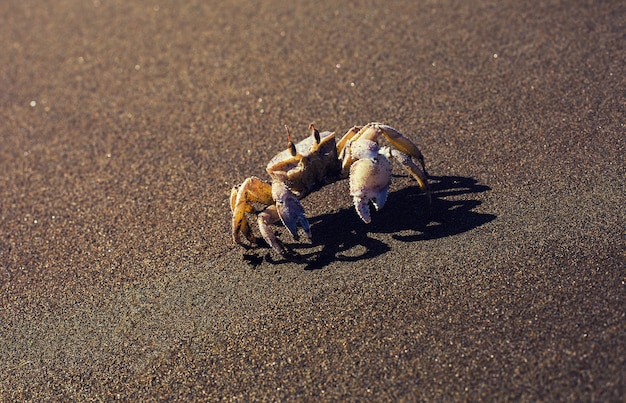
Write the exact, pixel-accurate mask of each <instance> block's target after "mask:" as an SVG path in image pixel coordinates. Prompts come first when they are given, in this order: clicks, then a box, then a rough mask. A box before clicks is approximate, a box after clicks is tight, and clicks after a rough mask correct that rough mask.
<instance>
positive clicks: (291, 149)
mask: <svg viewBox="0 0 626 403" xmlns="http://www.w3.org/2000/svg"><path fill="white" fill-rule="evenodd" d="M285 130H287V148H288V149H289V153H291V156H292V157H295V156H296V154H297V152H296V145H295V144H293V141H292V140H291V133H289V128H288V127H287V125H285Z"/></svg>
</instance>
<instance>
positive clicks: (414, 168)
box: [389, 149, 431, 203]
mask: <svg viewBox="0 0 626 403" xmlns="http://www.w3.org/2000/svg"><path fill="white" fill-rule="evenodd" d="M389 154H390V155H391V156H392V157H394V158H395V159H396V161H398V162H399V163H400V164H402V165H403V166H404V168H406V170H407V171H408V172H409V174H410V175H411V176H412V177H413V178H415V180H416V181H417V183H418V184H419V186H420V189H422V191H423V192H424V193H426V196H427V197H428V202H429V203H431V197H430V189H429V188H428V177H427V176H426V173H425V172H424V170H422V168H420V167H419V166H418V165H417V164H416V163H415V162H413V160H412V159H411V157H409V156H408V155H406V154H405V153H403V152H401V151H398V150H394V149H390V150H389ZM422 161H423V159H422Z"/></svg>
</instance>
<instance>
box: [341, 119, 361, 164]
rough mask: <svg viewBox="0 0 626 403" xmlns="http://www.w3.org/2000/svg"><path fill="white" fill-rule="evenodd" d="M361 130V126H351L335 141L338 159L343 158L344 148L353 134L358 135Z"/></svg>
mask: <svg viewBox="0 0 626 403" xmlns="http://www.w3.org/2000/svg"><path fill="white" fill-rule="evenodd" d="M360 132H361V126H352V128H351V129H350V130H348V131H347V132H346V134H344V135H343V137H342V138H341V139H340V140H339V142H338V143H337V152H338V153H339V159H340V160H343V158H344V153H345V150H346V149H347V148H349V147H346V145H347V144H348V143H349V142H350V141H351V140H352V139H353V138H354V136H356V135H358V134H359V133H360Z"/></svg>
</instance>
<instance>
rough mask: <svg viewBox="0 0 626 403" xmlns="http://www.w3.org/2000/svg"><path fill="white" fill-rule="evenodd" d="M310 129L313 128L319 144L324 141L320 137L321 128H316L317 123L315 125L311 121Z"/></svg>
mask: <svg viewBox="0 0 626 403" xmlns="http://www.w3.org/2000/svg"><path fill="white" fill-rule="evenodd" d="M309 130H311V132H312V133H313V137H314V138H315V142H316V143H317V144H319V143H320V142H321V141H322V138H321V137H320V132H319V130H317V129H316V128H315V125H314V124H313V123H311V124H310V125H309Z"/></svg>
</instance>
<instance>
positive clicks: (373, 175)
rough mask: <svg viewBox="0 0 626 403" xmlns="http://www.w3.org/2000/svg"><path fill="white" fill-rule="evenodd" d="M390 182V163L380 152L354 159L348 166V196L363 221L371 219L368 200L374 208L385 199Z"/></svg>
mask: <svg viewBox="0 0 626 403" xmlns="http://www.w3.org/2000/svg"><path fill="white" fill-rule="evenodd" d="M390 184H391V163H390V162H389V160H388V159H387V157H385V156H384V155H382V154H378V153H376V154H375V155H374V156H372V157H371V158H363V159H359V160H358V161H355V162H354V163H353V164H352V166H351V167H350V196H352V198H353V201H354V207H355V208H356V211H357V213H358V214H359V217H361V220H363V222H365V223H369V222H370V221H371V217H370V208H369V202H370V201H372V204H373V205H374V207H375V208H376V210H378V209H381V208H382V207H383V206H384V205H385V201H386V200H387V191H388V190H389V185H390Z"/></svg>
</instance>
